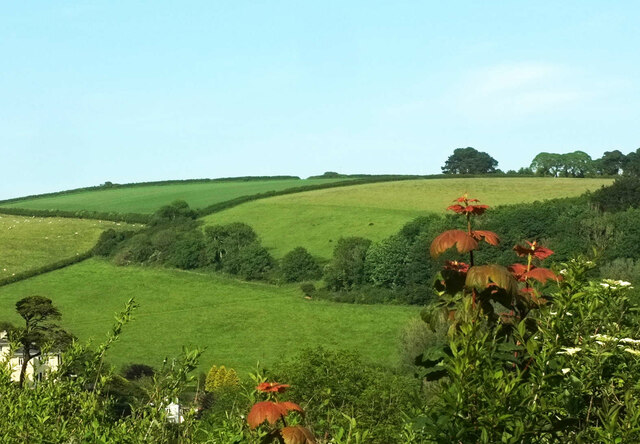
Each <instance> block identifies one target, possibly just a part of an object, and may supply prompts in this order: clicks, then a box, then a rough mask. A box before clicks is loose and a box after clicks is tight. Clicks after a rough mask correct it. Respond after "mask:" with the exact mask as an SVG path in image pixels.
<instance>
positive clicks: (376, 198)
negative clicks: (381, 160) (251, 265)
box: [204, 177, 612, 257]
mask: <svg viewBox="0 0 640 444" xmlns="http://www.w3.org/2000/svg"><path fill="white" fill-rule="evenodd" d="M611 182H612V180H611V179H601V178H598V179H564V178H522V177H516V178H511V177H509V178H500V177H491V178H452V179H426V180H409V181H398V182H385V183H375V184H366V185H354V186H349V187H343V188H331V189H324V190H316V191H308V192H302V193H296V194H291V195H286V196H277V197H271V198H267V199H261V200H257V201H253V202H248V203H245V204H242V205H239V206H237V207H234V208H230V209H228V210H225V211H222V212H220V213H215V214H212V215H209V216H207V217H206V218H205V219H204V220H205V221H206V223H207V224H225V223H230V222H245V223H248V224H249V225H251V226H252V227H254V229H255V230H256V231H257V232H258V234H259V235H260V236H261V238H262V241H263V244H264V245H265V246H266V247H268V248H269V249H270V250H271V252H272V254H274V255H275V256H277V257H280V256H282V255H284V254H285V253H286V252H287V251H290V250H291V249H293V248H295V247H297V246H303V247H305V248H307V249H308V250H309V251H310V252H311V253H312V254H314V255H317V256H321V257H330V256H331V253H332V251H333V246H334V245H335V242H336V241H337V240H338V239H339V238H340V237H347V236H362V237H365V238H368V239H371V240H373V241H378V240H381V239H383V238H385V237H387V236H389V235H391V234H393V233H395V232H396V231H397V230H398V229H400V228H401V227H402V225H403V224H405V223H406V222H408V221H409V220H411V219H412V218H414V217H416V216H419V215H421V214H425V213H428V212H440V213H441V212H443V211H444V208H446V207H447V206H448V205H450V204H451V201H452V200H453V199H454V198H456V197H458V196H460V195H461V194H463V193H465V192H468V193H469V194H470V195H471V196H472V197H475V198H478V199H480V200H481V201H482V203H484V204H488V205H491V206H497V205H508V204H515V203H520V202H533V201H536V200H544V199H553V198H559V197H570V196H577V195H580V194H582V193H584V192H585V191H587V190H595V189H597V188H600V187H601V186H602V185H608V184H610V183H611Z"/></svg>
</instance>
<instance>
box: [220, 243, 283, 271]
mask: <svg viewBox="0 0 640 444" xmlns="http://www.w3.org/2000/svg"><path fill="white" fill-rule="evenodd" d="M275 263H276V262H275V260H274V259H273V257H272V256H271V254H270V253H269V252H268V251H267V249H266V248H264V247H263V246H262V245H260V244H259V243H257V242H255V243H253V244H250V245H247V246H246V247H243V248H241V249H239V250H235V251H233V252H229V253H227V255H226V256H225V257H224V260H223V262H222V269H223V270H224V271H225V272H227V273H231V274H235V275H238V276H240V277H241V278H243V279H246V280H259V279H264V278H265V277H266V276H267V274H268V273H269V272H271V271H272V270H273V268H274V266H275Z"/></svg>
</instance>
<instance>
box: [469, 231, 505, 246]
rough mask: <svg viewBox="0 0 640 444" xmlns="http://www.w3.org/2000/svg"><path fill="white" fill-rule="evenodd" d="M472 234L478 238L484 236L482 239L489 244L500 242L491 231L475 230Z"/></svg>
mask: <svg viewBox="0 0 640 444" xmlns="http://www.w3.org/2000/svg"><path fill="white" fill-rule="evenodd" d="M472 235H473V237H474V238H476V239H478V240H480V239H481V238H484V241H485V242H486V243H488V244H490V245H498V244H499V243H500V238H499V237H498V235H497V234H496V233H494V232H493V231H486V230H475V231H473V232H472Z"/></svg>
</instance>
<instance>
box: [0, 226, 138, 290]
mask: <svg viewBox="0 0 640 444" xmlns="http://www.w3.org/2000/svg"><path fill="white" fill-rule="evenodd" d="M138 227H139V226H138ZM108 228H118V229H126V228H132V229H135V227H134V226H133V225H128V224H124V223H115V222H109V221H98V220H87V219H68V218H56V217H46V218H42V217H24V216H11V215H5V214H0V278H3V277H7V276H11V275H12V274H17V273H20V272H23V271H26V270H31V269H33V268H37V267H41V266H43V265H47V264H49V263H52V262H57V261H59V260H61V259H66V258H69V257H71V256H73V255H76V254H82V253H84V252H86V251H87V250H89V249H90V248H91V247H93V246H94V245H95V243H96V241H97V240H98V237H99V236H100V233H102V232H103V231H104V230H106V229H108Z"/></svg>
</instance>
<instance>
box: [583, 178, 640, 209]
mask: <svg viewBox="0 0 640 444" xmlns="http://www.w3.org/2000/svg"><path fill="white" fill-rule="evenodd" d="M591 201H592V202H593V203H595V204H596V205H597V206H598V207H599V208H600V209H601V210H602V211H611V212H616V211H624V210H627V209H629V208H638V207H639V206H640V177H638V176H622V177H618V178H617V179H616V180H615V181H614V182H613V184H611V185H610V186H608V187H602V188H600V189H599V190H597V191H595V192H593V194H592V195H591Z"/></svg>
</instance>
